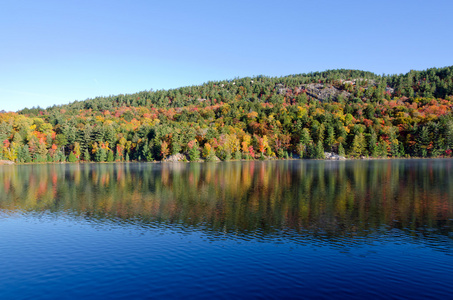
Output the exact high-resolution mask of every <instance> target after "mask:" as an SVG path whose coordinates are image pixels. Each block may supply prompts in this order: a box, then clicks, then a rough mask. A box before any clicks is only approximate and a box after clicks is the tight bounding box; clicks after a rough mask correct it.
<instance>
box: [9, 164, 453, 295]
mask: <svg viewBox="0 0 453 300" xmlns="http://www.w3.org/2000/svg"><path fill="white" fill-rule="evenodd" d="M452 179H453V160H441V159H439V160H372V161H341V162H338V161H334V162H329V161H269V162H259V161H253V162H228V163H204V164H203V163H200V164H198V163H190V164H171V163H168V164H144V163H130V164H83V165H77V164H61V165H23V166H0V267H1V272H0V299H72V298H80V299H106V298H109V299H117V298H118V299H149V298H152V299H155V298H165V299H168V298H184V299H200V298H316V299H319V298H321V299H323V298H325V299H334V298H337V299H340V298H349V299H379V298H380V299H389V298H393V299H403V298H410V299H416V298H419V299H426V298H430V299H447V298H451V296H452V294H453V180H452Z"/></svg>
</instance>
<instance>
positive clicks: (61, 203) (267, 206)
mask: <svg viewBox="0 0 453 300" xmlns="http://www.w3.org/2000/svg"><path fill="white" fill-rule="evenodd" d="M451 172H452V162H451V161H449V160H420V161H404V160H401V161H398V160H393V161H390V160H389V161H355V162H325V161H308V162H307V161H271V162H258V161H252V162H247V163H244V162H237V163H233V162H230V163H217V164H216V163H213V164H209V163H206V164H196V163H191V164H95V165H94V164H93V165H91V164H86V165H65V164H62V165H60V164H58V165H27V166H15V167H10V166H4V167H2V168H1V169H0V209H4V210H9V211H13V210H18V209H20V210H22V211H51V212H59V211H66V212H71V213H75V214H80V215H85V216H89V217H90V218H99V219H104V218H107V219H110V220H115V219H117V220H118V218H119V220H140V223H141V224H147V223H151V222H160V223H161V222H164V223H182V224H185V225H186V226H195V227H200V228H204V229H206V230H209V231H210V232H212V233H215V232H218V233H222V232H235V233H240V234H246V235H247V234H257V233H259V234H263V235H266V234H272V233H275V232H285V231H288V232H289V231H291V232H298V233H299V234H302V233H303V232H307V231H308V232H310V234H311V235H315V234H320V235H323V236H337V235H355V234H357V235H367V234H368V233H367V232H375V231H376V230H379V229H380V228H382V226H384V225H386V226H390V227H393V228H394V227H396V228H399V229H403V230H404V231H407V232H409V233H411V234H414V235H415V234H420V233H423V232H425V231H424V230H425V229H428V228H429V229H430V230H432V229H435V230H436V231H437V232H438V233H441V234H446V235H448V234H451V232H453V229H452V228H451V227H448V226H452V225H453V222H452V219H453V199H452V195H453V190H452V189H453V187H451V185H449V182H450V178H451V177H450V176H451Z"/></svg>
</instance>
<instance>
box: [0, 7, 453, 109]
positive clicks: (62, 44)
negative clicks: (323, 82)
mask: <svg viewBox="0 0 453 300" xmlns="http://www.w3.org/2000/svg"><path fill="white" fill-rule="evenodd" d="M452 12H453V1H451V0H445V1H436V0H433V1H418V0H411V1H409V0H408V1H402V0H401V1H398V0H392V1H348V0H344V1H338V0H335V1H333V0H332V1H322V0H320V1H302V0H300V1H284V0H283V1H282V0H281V1H263V0H260V1H234V0H233V1H213V0H212V1H211V0H209V1H196V0H194V1H187V0H186V1H151V0H149V1H133V0H131V1H114V0H109V1H96V0H91V1H84V0H82V1H81V0H78V1H72V0H69V1H46V0H42V1H35V0H33V1H22V0H14V1H9V0H6V1H5V0H3V1H1V2H0V70H1V72H0V110H2V109H4V110H7V111H9V110H12V111H16V110H18V109H21V108H24V107H33V106H41V107H48V106H51V105H53V104H63V103H69V102H72V101H74V100H85V99H87V98H94V97H96V96H107V95H115V94H120V93H134V92H138V91H143V90H150V89H154V90H157V89H169V88H176V87H180V86H187V85H197V84H202V83H204V82H206V81H209V80H222V79H232V78H234V77H243V76H253V75H260V74H262V75H267V76H284V75H289V74H296V73H306V72H311V71H323V70H327V69H337V68H348V69H360V70H365V71H371V72H375V73H377V74H382V73H386V74H395V73H406V72H408V71H409V70H411V69H415V70H423V69H427V68H430V67H444V66H449V65H453V34H452V32H453V18H452V15H451V14H452Z"/></svg>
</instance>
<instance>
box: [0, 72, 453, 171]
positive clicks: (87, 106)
mask: <svg viewBox="0 0 453 300" xmlns="http://www.w3.org/2000/svg"><path fill="white" fill-rule="evenodd" d="M452 95H453V67H446V68H441V69H436V68H433V69H428V70H426V71H411V72H409V73H407V74H404V75H391V76H386V75H382V76H379V75H375V74H373V73H370V72H363V71H356V70H332V71H326V72H316V73H309V74H300V75H291V76H286V77H279V78H277V77H274V78H270V77H265V76H257V77H253V78H251V77H246V78H236V79H233V80H225V81H218V82H208V83H206V84H203V85H200V86H191V87H183V88H179V89H172V90H160V91H144V92H140V93H136V94H131V95H117V96H109V97H98V98H94V99H88V100H86V101H80V102H78V101H75V102H74V103H71V104H68V105H60V106H53V107H49V108H47V109H41V108H33V109H24V110H22V111H19V112H17V113H0V140H1V141H2V151H0V158H1V159H8V160H13V161H16V162H44V161H55V162H56V161H71V162H75V161H98V162H103V161H130V160H137V161H154V160H164V159H166V158H167V157H168V156H170V155H173V154H178V153H181V154H184V157H185V158H186V159H187V160H191V161H197V160H200V159H205V160H217V159H221V160H230V159H267V158H289V157H303V158H323V157H324V152H325V151H327V152H336V153H338V154H340V155H346V156H350V157H360V156H369V157H441V156H451V152H452V149H453V118H452V114H451V111H452V106H453V96H452Z"/></svg>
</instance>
